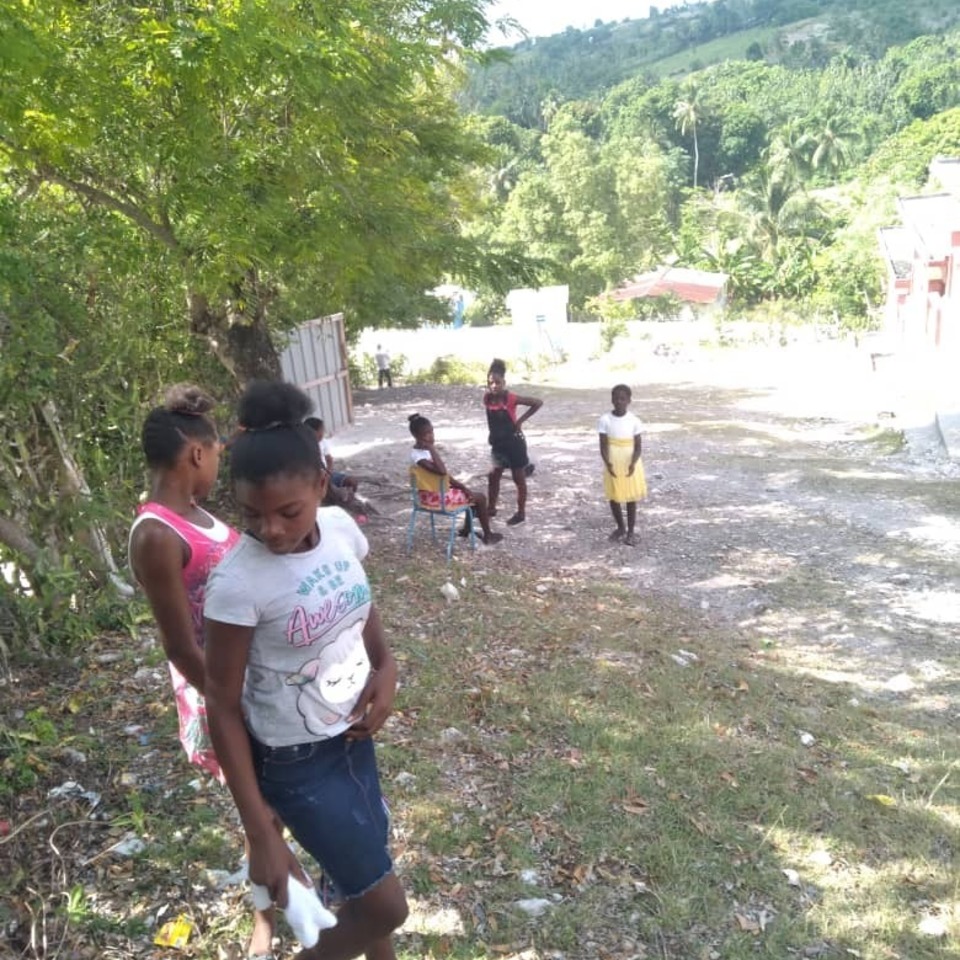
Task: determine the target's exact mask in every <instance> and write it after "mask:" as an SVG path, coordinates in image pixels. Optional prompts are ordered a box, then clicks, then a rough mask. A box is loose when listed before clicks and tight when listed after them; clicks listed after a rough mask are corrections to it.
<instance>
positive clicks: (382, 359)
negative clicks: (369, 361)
mask: <svg viewBox="0 0 960 960" xmlns="http://www.w3.org/2000/svg"><path fill="white" fill-rule="evenodd" d="M374 357H375V358H376V361H377V389H378V390H382V389H383V381H384V380H386V381H387V386H388V387H390V388H392V387H393V376H392V374H391V373H390V354H389V353H388V352H387V351H386V350H384V349H383V347H382V346H381V345H380V344H379V343H378V344H377V352H376V353H375V354H374Z"/></svg>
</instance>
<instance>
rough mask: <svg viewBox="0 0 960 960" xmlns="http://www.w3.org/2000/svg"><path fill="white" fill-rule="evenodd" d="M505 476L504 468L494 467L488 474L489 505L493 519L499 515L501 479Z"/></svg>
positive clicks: (489, 511)
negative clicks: (498, 501)
mask: <svg viewBox="0 0 960 960" xmlns="http://www.w3.org/2000/svg"><path fill="white" fill-rule="evenodd" d="M502 476H503V467H494V468H493V469H492V470H491V471H490V472H489V473H488V474H487V503H488V504H489V510H488V514H489V516H491V517H495V516H496V515H497V500H498V499H499V498H500V478H501V477H502Z"/></svg>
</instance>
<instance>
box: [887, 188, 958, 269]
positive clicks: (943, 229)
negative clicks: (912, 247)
mask: <svg viewBox="0 0 960 960" xmlns="http://www.w3.org/2000/svg"><path fill="white" fill-rule="evenodd" d="M897 206H898V207H899V209H900V218H901V220H902V221H903V225H904V227H906V228H907V229H908V230H911V231H913V234H914V237H915V239H916V240H917V241H919V243H920V245H921V246H922V248H923V250H924V252H925V253H926V255H927V256H929V257H931V258H933V259H940V258H942V257H945V256H947V255H948V254H949V253H950V250H951V238H952V235H953V233H955V232H957V231H960V200H958V199H957V198H956V197H955V196H954V195H953V194H952V193H933V194H929V195H927V196H923V197H900V199H899V200H898V201H897Z"/></svg>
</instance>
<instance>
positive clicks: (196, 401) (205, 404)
mask: <svg viewBox="0 0 960 960" xmlns="http://www.w3.org/2000/svg"><path fill="white" fill-rule="evenodd" d="M215 406H216V404H215V403H214V401H213V398H212V397H211V396H210V395H209V394H207V393H204V392H203V391H202V390H201V389H200V388H199V387H197V386H194V385H193V384H192V383H176V384H174V385H173V386H172V387H170V388H169V389H168V390H167V392H166V394H165V395H164V398H163V409H164V410H166V411H167V412H168V413H179V414H183V415H185V416H188V417H202V416H203V415H204V414H207V413H209V412H210V411H211V410H212V409H213V408H214V407H215Z"/></svg>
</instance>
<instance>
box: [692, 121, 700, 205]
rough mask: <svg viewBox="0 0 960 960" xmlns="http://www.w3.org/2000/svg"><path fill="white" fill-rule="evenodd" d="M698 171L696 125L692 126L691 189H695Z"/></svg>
mask: <svg viewBox="0 0 960 960" xmlns="http://www.w3.org/2000/svg"><path fill="white" fill-rule="evenodd" d="M699 171H700V143H699V141H698V140H697V125H696V124H694V125H693V189H694V190H696V189H697V174H698V173H699Z"/></svg>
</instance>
